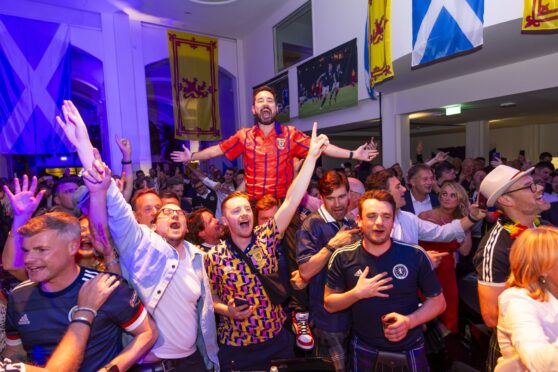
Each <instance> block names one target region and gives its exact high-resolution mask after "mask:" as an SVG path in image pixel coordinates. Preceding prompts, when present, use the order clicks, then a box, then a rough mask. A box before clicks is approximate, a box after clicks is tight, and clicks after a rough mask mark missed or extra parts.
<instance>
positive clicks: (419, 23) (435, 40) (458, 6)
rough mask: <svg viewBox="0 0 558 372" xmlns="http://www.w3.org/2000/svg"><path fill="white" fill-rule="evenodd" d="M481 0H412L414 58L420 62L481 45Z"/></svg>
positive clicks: (482, 17) (414, 62)
mask: <svg viewBox="0 0 558 372" xmlns="http://www.w3.org/2000/svg"><path fill="white" fill-rule="evenodd" d="M483 22H484V0H413V58H412V59H413V61H412V65H413V66H416V65H420V64H423V63H427V62H431V61H434V60H436V59H439V58H443V57H447V56H451V55H453V54H456V53H460V52H464V51H467V50H470V49H473V48H476V47H478V46H480V45H482V42H483Z"/></svg>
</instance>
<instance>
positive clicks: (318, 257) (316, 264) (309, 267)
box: [298, 248, 331, 282]
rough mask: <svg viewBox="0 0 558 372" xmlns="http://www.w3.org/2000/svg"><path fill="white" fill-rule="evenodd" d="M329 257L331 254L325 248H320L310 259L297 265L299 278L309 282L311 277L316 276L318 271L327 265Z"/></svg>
mask: <svg viewBox="0 0 558 372" xmlns="http://www.w3.org/2000/svg"><path fill="white" fill-rule="evenodd" d="M330 257H331V252H330V251H329V250H328V249H327V248H322V249H320V250H319V251H318V253H316V254H315V255H313V256H312V257H310V259H309V260H308V261H306V262H305V263H303V264H301V265H299V267H298V269H299V271H300V276H301V277H302V279H304V281H306V282H309V281H310V280H311V279H312V278H313V277H315V276H316V275H318V274H319V273H320V271H322V269H323V268H324V267H325V266H326V265H327V263H328V262H329V259H330Z"/></svg>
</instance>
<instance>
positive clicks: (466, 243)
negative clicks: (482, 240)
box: [459, 230, 473, 256]
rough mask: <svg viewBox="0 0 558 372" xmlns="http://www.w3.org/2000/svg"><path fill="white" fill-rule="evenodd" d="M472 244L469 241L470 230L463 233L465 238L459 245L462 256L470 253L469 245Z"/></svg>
mask: <svg viewBox="0 0 558 372" xmlns="http://www.w3.org/2000/svg"><path fill="white" fill-rule="evenodd" d="M472 245H473V243H472V241H471V230H469V231H467V232H466V233H465V239H464V240H463V242H461V245H460V246H459V254H460V255H462V256H468V255H469V253H471V246H472Z"/></svg>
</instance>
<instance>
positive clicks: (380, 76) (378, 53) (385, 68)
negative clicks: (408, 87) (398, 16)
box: [368, 0, 393, 86]
mask: <svg viewBox="0 0 558 372" xmlns="http://www.w3.org/2000/svg"><path fill="white" fill-rule="evenodd" d="M368 19H369V24H368V32H369V39H368V45H369V48H370V86H374V85H376V84H378V83H380V82H382V81H384V80H386V79H389V78H391V77H393V65H392V61H391V26H390V23H391V21H390V19H391V0H368Z"/></svg>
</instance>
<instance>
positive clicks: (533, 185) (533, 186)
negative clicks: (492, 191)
mask: <svg viewBox="0 0 558 372" xmlns="http://www.w3.org/2000/svg"><path fill="white" fill-rule="evenodd" d="M525 189H531V192H532V193H533V194H534V193H536V192H537V190H538V189H539V186H538V185H537V184H536V183H530V184H528V185H527V186H524V187H520V188H519V189H515V190H511V191H508V192H505V193H504V195H506V194H511V193H512V192H516V191H521V190H525Z"/></svg>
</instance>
